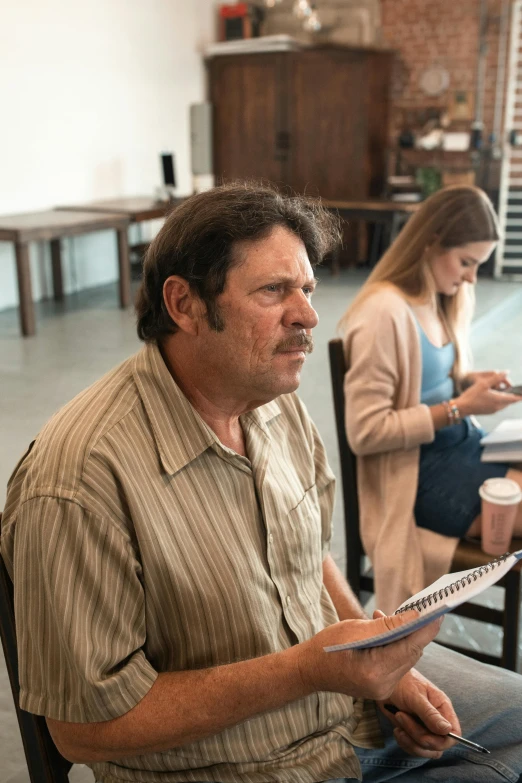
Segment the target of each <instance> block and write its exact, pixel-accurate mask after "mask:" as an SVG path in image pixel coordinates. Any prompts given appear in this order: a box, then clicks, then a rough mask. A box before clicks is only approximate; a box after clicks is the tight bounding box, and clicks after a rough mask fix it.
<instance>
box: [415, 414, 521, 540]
mask: <svg viewBox="0 0 522 783" xmlns="http://www.w3.org/2000/svg"><path fill="white" fill-rule="evenodd" d="M485 434H486V433H485V432H484V430H482V429H481V428H479V427H476V426H475V425H474V424H473V422H472V421H471V419H464V421H462V422H460V424H457V425H455V426H453V427H444V429H442V430H439V431H438V432H436V433H435V440H434V441H433V442H432V443H427V444H425V445H424V446H421V449H420V461H419V483H418V488H417V499H416V501H415V511H414V513H415V521H416V523H417V525H418V527H425V528H428V529H429V530H434V531H435V532H436V533H442V534H443V535H445V536H458V537H459V538H462V537H463V536H465V535H466V533H467V532H468V530H469V528H470V527H471V524H472V522H473V520H474V519H475V518H476V517H477V516H478V515H479V514H480V496H479V487H480V485H481V484H482V483H483V482H484V481H485V480H486V479H489V478H499V477H504V476H505V475H506V473H507V471H508V470H509V467H510V466H509V465H508V464H506V463H497V462H481V461H480V456H481V454H482V446H481V445H480V439H481V438H483V437H484V435H485Z"/></svg>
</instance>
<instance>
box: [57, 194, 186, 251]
mask: <svg viewBox="0 0 522 783" xmlns="http://www.w3.org/2000/svg"><path fill="white" fill-rule="evenodd" d="M183 201H185V198H176V199H172V200H171V201H158V199H155V198H152V197H151V196H124V197H122V198H107V199H100V200H99V201H88V202H87V203H86V204H72V205H71V204H67V205H65V206H60V207H58V209H66V210H70V211H77V210H81V211H83V212H119V213H120V214H122V215H126V216H127V217H128V218H129V220H130V222H131V223H143V222H145V221H147V220H157V219H158V218H164V217H165V216H166V215H167V214H168V213H169V212H170V210H171V209H174V207H177V206H178V204H181V203H182V202H183ZM148 246H149V243H148V242H143V241H139V242H137V243H135V244H134V245H131V247H130V249H131V250H134V251H135V252H137V253H138V254H139V255H140V256H142V255H143V254H144V253H145V251H146V249H147V247H148Z"/></svg>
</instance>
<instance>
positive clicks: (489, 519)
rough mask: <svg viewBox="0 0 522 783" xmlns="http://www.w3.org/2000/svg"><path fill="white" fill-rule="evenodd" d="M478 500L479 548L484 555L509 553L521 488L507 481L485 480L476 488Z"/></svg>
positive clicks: (521, 494)
mask: <svg viewBox="0 0 522 783" xmlns="http://www.w3.org/2000/svg"><path fill="white" fill-rule="evenodd" d="M479 494H480V497H481V498H482V549H483V551H484V552H486V553H487V554H488V555H503V554H504V553H505V552H507V551H508V550H509V547H510V544H511V538H512V536H513V528H514V525H515V519H516V516H517V508H518V504H519V503H520V501H521V500H522V489H521V488H520V486H519V485H518V484H517V482H516V481H513V480H512V479H508V478H491V479H487V480H486V481H485V482H484V483H483V484H482V486H481V487H480V489H479Z"/></svg>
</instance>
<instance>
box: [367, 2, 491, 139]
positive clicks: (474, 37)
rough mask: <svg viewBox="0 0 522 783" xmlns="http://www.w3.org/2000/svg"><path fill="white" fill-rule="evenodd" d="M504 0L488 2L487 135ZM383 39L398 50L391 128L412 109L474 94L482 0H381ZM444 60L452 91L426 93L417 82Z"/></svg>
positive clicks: (442, 105)
mask: <svg viewBox="0 0 522 783" xmlns="http://www.w3.org/2000/svg"><path fill="white" fill-rule="evenodd" d="M501 7H502V2H501V0H489V1H488V35H487V44H488V51H487V66H486V81H485V94H484V123H485V136H486V138H487V136H488V135H489V133H491V131H492V127H493V113H494V102H495V84H496V77H497V53H498V42H499V28H500V12H501ZM381 20H382V43H383V44H384V45H387V46H390V47H391V48H393V49H395V50H396V51H397V62H396V66H395V71H394V76H393V88H392V103H393V110H392V132H394V133H395V134H396V133H397V131H398V129H399V128H400V127H401V125H402V124H404V122H405V119H406V118H407V116H408V112H410V115H411V110H413V109H415V110H418V109H420V108H423V107H424V108H428V107H439V108H446V107H448V106H449V104H450V102H451V96H452V93H454V91H455V90H465V91H468V92H469V93H470V94H471V95H472V96H473V99H474V98H475V89H476V78H477V56H478V42H479V21H480V2H479V0H381ZM433 64H437V65H441V66H443V67H444V68H446V69H447V70H448V71H449V74H450V85H449V88H448V90H447V91H446V92H445V93H444V94H442V95H440V96H437V97H428V96H426V95H425V94H424V93H423V92H422V90H421V88H420V85H419V80H420V77H421V74H422V72H423V71H424V70H425V69H426V68H428V67H429V66H431V65H433Z"/></svg>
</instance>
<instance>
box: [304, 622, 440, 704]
mask: <svg viewBox="0 0 522 783" xmlns="http://www.w3.org/2000/svg"><path fill="white" fill-rule="evenodd" d="M376 614H377V615H378V616H377V619H373V620H344V621H343V622H339V623H335V625H330V626H328V628H325V629H324V630H322V631H320V632H319V633H318V634H316V635H315V636H314V637H312V639H310V640H309V641H307V642H303V643H302V644H300V645H298V646H297V647H296V648H295V650H296V652H297V653H298V665H299V671H300V675H301V680H302V682H303V685H304V690H305V692H310V691H334V692H336V693H345V694H346V695H348V696H353V697H355V698H367V699H375V700H376V701H380V700H383V699H387V698H388V697H389V696H390V695H391V694H392V692H393V691H394V690H395V688H396V687H397V685H398V683H399V681H400V680H401V679H402V678H403V677H404V675H405V674H406V672H408V671H409V670H410V669H411V668H412V667H413V666H415V664H416V663H417V661H418V660H419V658H420V657H421V655H422V652H423V650H424V647H425V646H426V645H427V644H429V642H431V641H433V639H434V638H435V636H436V635H437V633H438V631H439V628H440V624H441V622H442V621H441V620H435V621H434V622H432V623H429V625H426V626H424V628H420V629H419V630H418V631H415V632H414V633H411V634H410V635H409V636H406V637H405V638H404V639H400V640H399V641H397V642H392V643H391V644H387V645H385V646H381V647H372V648H370V649H367V650H344V651H342V652H334V653H325V652H324V647H329V646H330V645H336V644H343V643H346V642H352V641H358V640H360V639H367V638H369V637H371V636H375V635H377V634H380V633H383V632H384V631H389V630H391V629H394V628H398V627H400V626H401V625H404V624H405V623H407V622H409V621H411V620H413V619H415V617H417V616H418V613H417V612H416V611H415V610H411V611H409V612H404V613H402V614H399V615H393V616H392V617H386V616H385V615H383V614H382V612H376ZM397 706H398V705H397Z"/></svg>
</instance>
